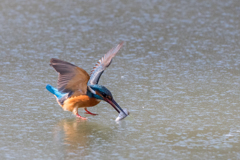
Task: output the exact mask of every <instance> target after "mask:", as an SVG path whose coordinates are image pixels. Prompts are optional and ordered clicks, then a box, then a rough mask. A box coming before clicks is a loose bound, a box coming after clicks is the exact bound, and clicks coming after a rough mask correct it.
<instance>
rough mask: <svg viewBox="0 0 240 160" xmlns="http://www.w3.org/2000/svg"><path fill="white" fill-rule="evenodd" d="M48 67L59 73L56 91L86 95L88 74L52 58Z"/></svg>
mask: <svg viewBox="0 0 240 160" xmlns="http://www.w3.org/2000/svg"><path fill="white" fill-rule="evenodd" d="M50 65H51V66H52V67H53V68H54V69H55V70H56V71H57V72H58V73H59V77H58V90H59V91H60V92H63V93H68V92H70V91H72V92H75V91H78V92H82V94H86V93H87V82H88V80H89V78H90V77H89V75H88V73H87V72H86V71H85V70H84V69H82V68H79V67H77V66H75V65H73V64H71V63H68V62H65V61H62V60H59V59H56V58H52V59H51V61H50Z"/></svg>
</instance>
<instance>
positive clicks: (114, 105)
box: [104, 98, 128, 116]
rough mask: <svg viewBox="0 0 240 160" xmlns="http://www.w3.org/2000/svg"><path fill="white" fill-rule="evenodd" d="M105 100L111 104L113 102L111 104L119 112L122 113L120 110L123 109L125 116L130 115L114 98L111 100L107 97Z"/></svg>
mask: <svg viewBox="0 0 240 160" xmlns="http://www.w3.org/2000/svg"><path fill="white" fill-rule="evenodd" d="M104 100H105V101H106V102H108V103H109V104H111V106H112V107H113V108H114V109H115V110H116V111H117V112H118V113H120V111H121V112H122V113H124V114H125V116H128V115H127V114H126V113H125V112H124V111H123V110H122V108H121V107H120V106H119V105H118V104H117V102H115V101H114V99H112V100H109V99H107V98H105V99H104ZM118 109H119V110H120V111H119V110H118Z"/></svg>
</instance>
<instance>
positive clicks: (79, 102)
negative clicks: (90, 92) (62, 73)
mask: <svg viewBox="0 0 240 160" xmlns="http://www.w3.org/2000/svg"><path fill="white" fill-rule="evenodd" d="M99 102H100V100H97V99H96V98H90V97H88V96H87V95H79V96H74V97H70V98H68V99H67V100H65V101H64V104H63V105H62V108H63V109H64V110H68V111H71V112H72V111H73V109H74V108H75V107H78V108H84V107H92V106H95V105H97V104H98V103H99Z"/></svg>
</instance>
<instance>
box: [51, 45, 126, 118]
mask: <svg viewBox="0 0 240 160" xmlns="http://www.w3.org/2000/svg"><path fill="white" fill-rule="evenodd" d="M123 43H124V42H121V43H119V44H118V45H117V46H116V47H113V48H112V49H111V50H109V51H108V52H107V53H106V54H105V55H104V56H103V57H102V58H101V59H100V60H99V61H98V62H97V63H96V64H95V66H94V67H93V69H92V71H91V74H90V75H89V74H88V73H87V72H86V71H85V70H84V69H82V68H80V67H77V66H76V65H74V64H71V63H69V62H66V61H63V60H60V59H56V58H52V59H51V60H50V66H52V67H53V68H54V69H55V70H56V71H57V72H58V82H57V88H54V87H53V86H51V85H50V84H47V85H46V89H47V90H48V91H49V92H50V93H52V94H53V95H54V96H55V98H56V101H57V103H58V104H59V105H60V106H61V107H62V108H63V110H65V111H70V112H72V113H73V114H74V115H76V117H78V118H80V119H83V120H86V119H87V118H85V117H82V116H80V115H79V114H78V108H84V109H85V111H86V112H85V113H86V114H90V115H97V114H95V113H91V112H90V111H88V109H87V107H93V106H96V105H97V104H99V103H100V101H105V102H107V103H109V104H110V105H111V106H112V107H113V108H114V109H115V110H116V111H117V112H118V113H119V115H120V113H121V114H124V115H125V116H127V115H128V114H129V113H125V112H126V111H125V112H124V111H123V109H122V108H121V107H120V106H119V105H118V103H117V102H116V101H115V100H114V99H113V96H112V93H111V92H110V91H109V90H108V89H107V88H106V87H105V86H103V85H99V84H98V82H99V79H100V77H101V75H102V74H103V72H104V71H105V69H106V68H107V67H109V66H110V64H111V62H112V58H113V57H114V56H115V55H116V54H117V53H118V51H119V50H120V49H121V48H122V46H123Z"/></svg>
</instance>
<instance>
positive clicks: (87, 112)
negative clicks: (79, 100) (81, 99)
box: [84, 108, 98, 116]
mask: <svg viewBox="0 0 240 160" xmlns="http://www.w3.org/2000/svg"><path fill="white" fill-rule="evenodd" d="M84 109H85V111H86V112H85V114H91V115H93V116H96V115H98V114H95V113H92V112H90V111H89V110H87V108H84Z"/></svg>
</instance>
